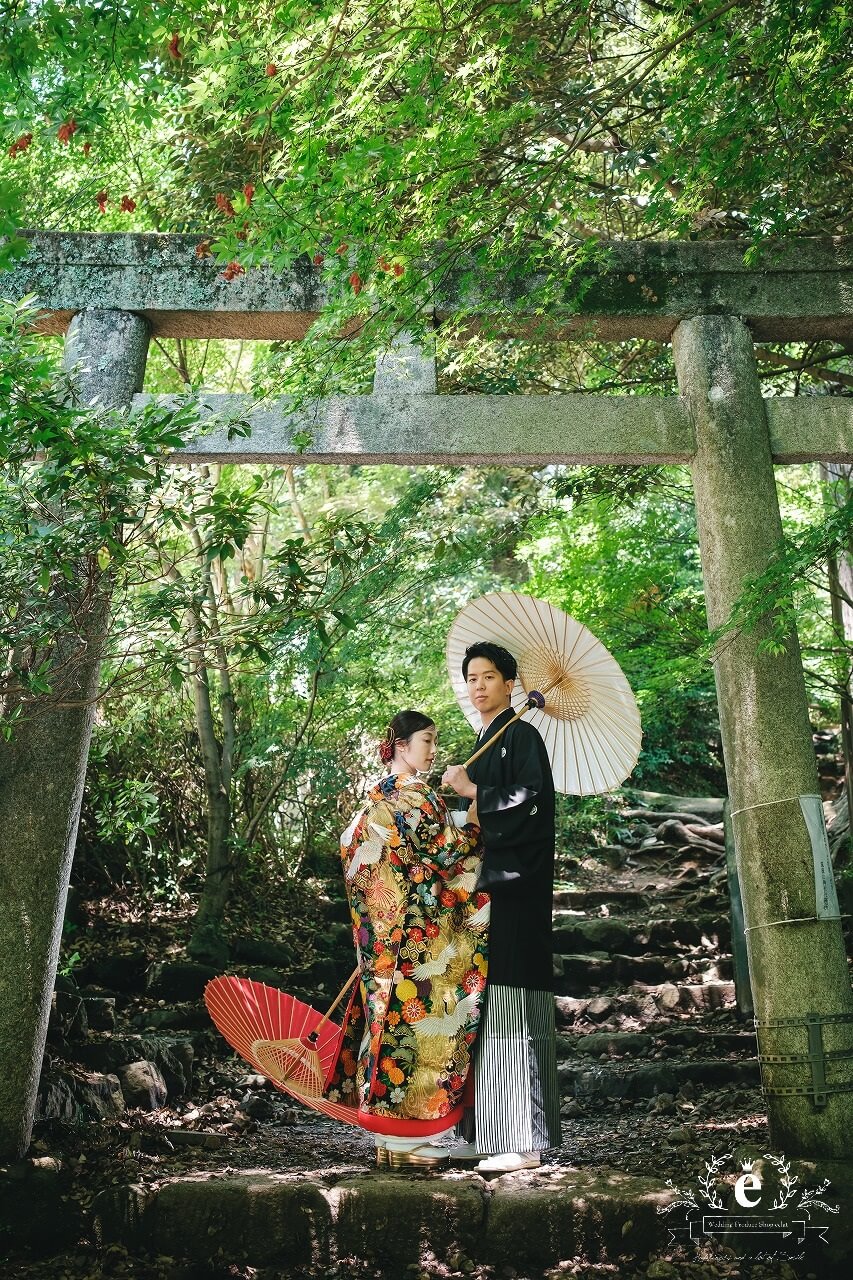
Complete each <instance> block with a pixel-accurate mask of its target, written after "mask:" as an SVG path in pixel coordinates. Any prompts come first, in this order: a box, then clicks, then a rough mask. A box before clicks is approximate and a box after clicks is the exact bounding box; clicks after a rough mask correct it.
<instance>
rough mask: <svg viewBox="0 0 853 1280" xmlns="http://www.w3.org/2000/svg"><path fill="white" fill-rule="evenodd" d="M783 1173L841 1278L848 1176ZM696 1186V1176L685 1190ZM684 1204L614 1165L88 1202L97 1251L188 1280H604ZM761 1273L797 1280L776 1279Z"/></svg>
mask: <svg viewBox="0 0 853 1280" xmlns="http://www.w3.org/2000/svg"><path fill="white" fill-rule="evenodd" d="M790 1167H791V1171H792V1176H793V1177H794V1179H795V1181H798V1182H799V1183H800V1184H801V1185H802V1186H803V1187H815V1188H817V1187H819V1185H820V1183H821V1180H822V1179H827V1180H828V1185H829V1188H830V1189H829V1190H828V1191H825V1192H824V1194H825V1196H826V1199H827V1201H828V1202H829V1203H830V1204H831V1205H832V1206H838V1207H839V1212H838V1215H837V1216H836V1217H833V1218H832V1219H831V1220H824V1219H821V1220H820V1222H819V1224H818V1225H820V1226H825V1225H826V1222H827V1221H829V1222H830V1224H831V1225H830V1230H829V1232H828V1235H827V1237H826V1239H825V1240H824V1241H822V1242H821V1243H820V1244H819V1246H816V1247H817V1248H819V1254H818V1255H817V1257H818V1258H819V1261H820V1264H821V1265H820V1267H819V1270H820V1274H821V1276H822V1277H827V1278H828V1277H832V1278H833V1280H835V1277H836V1276H842V1275H844V1274H845V1271H844V1268H845V1265H847V1266H848V1267H849V1251H850V1250H851V1247H853V1174H851V1168H850V1166H849V1165H847V1164H842V1163H841V1162H838V1161H820V1162H817V1163H814V1162H805V1161H791V1162H790ZM771 1172H772V1171H771ZM698 1173H701V1169H699V1170H698V1171H697V1176H698ZM682 1181H683V1179H682V1178H681V1177H678V1182H679V1183H681V1182H682ZM824 1185H827V1184H826V1183H825V1184H824ZM697 1187H698V1184H697V1182H696V1177H694V1178H693V1181H692V1183H691V1184H690V1189H692V1190H694V1191H695V1190H696V1188H697ZM680 1194H681V1192H680V1191H679V1190H678V1188H677V1187H676V1186H675V1185H673V1183H672V1180H671V1179H670V1185H669V1186H667V1185H666V1179H665V1178H664V1177H663V1176H660V1177H657V1176H640V1175H637V1174H629V1173H626V1172H625V1171H624V1170H622V1169H619V1168H608V1167H600V1168H596V1169H590V1168H584V1169H575V1168H571V1167H568V1168H567V1167H565V1166H563V1167H560V1166H555V1165H545V1166H543V1167H542V1168H541V1169H538V1170H533V1171H529V1172H525V1173H520V1174H510V1175H506V1176H504V1177H500V1178H496V1179H494V1180H492V1181H491V1182H490V1183H487V1182H486V1181H485V1180H484V1179H483V1178H481V1177H480V1176H479V1175H478V1174H476V1173H468V1172H461V1171H460V1172H457V1171H449V1172H446V1173H430V1174H412V1173H403V1172H399V1173H378V1172H371V1173H365V1172H356V1171H353V1170H351V1169H344V1170H340V1169H339V1170H337V1171H330V1172H328V1173H325V1174H322V1173H318V1172H314V1171H312V1172H307V1171H305V1170H299V1171H295V1170H294V1171H292V1172H282V1173H275V1172H270V1171H267V1170H263V1169H262V1170H253V1171H248V1172H235V1171H233V1170H226V1171H223V1172H217V1173H211V1172H209V1171H205V1172H201V1171H200V1172H199V1173H197V1174H195V1175H187V1174H185V1175H183V1176H177V1177H170V1178H165V1179H162V1180H159V1181H158V1182H156V1183H152V1184H149V1185H143V1184H141V1183H137V1184H134V1185H131V1186H116V1187H113V1188H110V1189H109V1190H107V1191H104V1192H102V1193H101V1194H100V1195H99V1196H98V1198H97V1199H96V1201H95V1204H94V1206H93V1217H94V1229H95V1232H96V1234H97V1235H98V1237H99V1238H101V1239H103V1242H104V1244H105V1245H107V1246H109V1245H118V1246H119V1247H121V1248H125V1249H128V1250H130V1251H131V1253H132V1254H133V1255H134V1256H137V1257H138V1256H139V1254H140V1253H142V1252H143V1251H148V1252H150V1254H156V1255H158V1256H159V1257H161V1258H168V1259H169V1260H170V1261H172V1262H174V1265H175V1273H176V1274H177V1273H179V1271H180V1268H179V1263H189V1264H191V1265H193V1266H194V1267H195V1268H197V1269H198V1270H193V1272H192V1274H193V1275H196V1274H199V1275H201V1274H204V1275H217V1276H218V1275H223V1276H224V1275H229V1274H240V1275H244V1274H248V1273H249V1272H252V1273H253V1274H254V1270H255V1269H260V1268H266V1267H269V1268H273V1269H274V1270H273V1271H272V1274H274V1275H276V1276H289V1277H296V1276H300V1277H301V1276H309V1275H310V1276H315V1277H316V1276H320V1275H330V1274H331V1275H339V1274H340V1275H347V1276H350V1277H353V1280H362V1278H363V1277H364V1278H366V1277H368V1276H369V1277H381V1280H390V1277H394V1280H400V1278H401V1277H405V1276H407V1275H409V1276H412V1277H416V1276H417V1275H418V1274H421V1275H429V1276H435V1275H447V1274H448V1273H453V1274H459V1273H462V1274H463V1275H466V1274H471V1273H474V1272H476V1273H477V1274H482V1273H483V1271H484V1269H488V1268H491V1269H493V1270H489V1271H488V1274H497V1275H501V1276H525V1277H533V1276H536V1277H542V1276H543V1275H544V1274H545V1270H546V1268H557V1269H558V1270H557V1271H555V1272H553V1273H550V1274H553V1275H555V1276H556V1275H557V1274H559V1275H563V1274H567V1272H566V1270H565V1269H566V1268H567V1267H570V1271H571V1273H574V1274H578V1273H579V1268H582V1267H583V1266H584V1264H587V1263H599V1264H602V1274H603V1271H604V1270H605V1269H606V1270H607V1271H608V1274H616V1275H627V1274H631V1275H633V1274H634V1273H635V1271H634V1267H633V1266H632V1265H631V1260H632V1259H636V1260H643V1261H645V1260H646V1259H648V1258H649V1256H650V1255H654V1254H665V1255H667V1256H668V1257H671V1252H672V1240H673V1237H672V1235H671V1228H672V1227H680V1228H681V1229H682V1230H683V1231H684V1232H685V1234H686V1231H687V1223H688V1218H687V1216H686V1211H682V1210H681V1208H680V1204H679V1205H677V1206H676V1207H675V1208H674V1209H673V1210H672V1211H671V1212H670V1213H667V1212H666V1211H667V1208H668V1206H670V1205H673V1204H674V1202H675V1201H676V1200H677V1199H678V1197H679V1195H680ZM723 1194H724V1196H725V1197H726V1202H727V1205H726V1207H727V1210H728V1211H732V1210H735V1211H737V1206H736V1205H735V1203H734V1199H733V1197H732V1196H731V1191H730V1189H729V1190H728V1191H727V1190H726V1189H725V1188H724V1189H723ZM765 1216H766V1214H765ZM741 1220H742V1219H741ZM700 1225H701V1224H700ZM815 1234H817V1233H815ZM728 1240H733V1241H734V1243H735V1244H737V1243H739V1241H738V1240H737V1239H734V1238H733V1237H728ZM727 1242H728V1241H727ZM810 1242H811V1237H810ZM809 1256H810V1257H811V1256H812V1255H811V1254H810V1255H809ZM570 1264H575V1265H570ZM812 1270H815V1268H814V1267H812ZM644 1271H645V1268H644ZM180 1273H181V1274H183V1272H182V1271H181V1272H180ZM580 1273H581V1274H585V1273H586V1271H585V1269H584V1270H581V1271H580ZM595 1273H596V1275H598V1274H599V1271H598V1269H597V1268H596V1272H595ZM848 1273H849V1272H848ZM263 1274H264V1275H266V1274H268V1273H267V1272H266V1271H264V1272H263ZM646 1274H648V1275H649V1276H653V1275H654V1276H661V1277H670V1276H672V1277H678V1276H682V1275H683V1276H684V1277H687V1276H688V1275H689V1276H691V1277H693V1276H695V1275H698V1274H699V1272H698V1270H697V1267H696V1265H695V1264H693V1265H690V1266H688V1267H687V1268H686V1269H685V1270H684V1271H682V1270H681V1269H680V1268H677V1267H675V1266H673V1265H672V1262H671V1261H663V1262H659V1263H653V1264H652V1266H650V1267H649V1269H648V1271H647V1272H646ZM703 1274H704V1271H703ZM714 1274H717V1272H716V1270H714ZM762 1274H763V1275H766V1276H768V1277H770V1276H772V1277H776V1276H786V1275H793V1274H794V1273H793V1271H792V1270H791V1269H790V1268H788V1270H787V1271H785V1270H784V1269H783V1270H778V1271H777V1270H775V1269H772V1268H770V1269H765V1270H764V1271H762ZM798 1274H799V1273H798Z"/></svg>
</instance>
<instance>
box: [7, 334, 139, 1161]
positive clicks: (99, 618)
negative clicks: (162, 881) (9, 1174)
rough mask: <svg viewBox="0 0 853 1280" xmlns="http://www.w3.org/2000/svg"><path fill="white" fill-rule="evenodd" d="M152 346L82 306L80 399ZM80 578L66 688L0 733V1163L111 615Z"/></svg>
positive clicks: (38, 997)
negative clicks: (4, 736) (4, 737)
mask: <svg viewBox="0 0 853 1280" xmlns="http://www.w3.org/2000/svg"><path fill="white" fill-rule="evenodd" d="M147 350H148V327H147V324H146V322H145V320H144V319H142V318H141V317H139V316H136V315H132V314H130V313H125V312H117V311H93V312H83V313H81V314H80V315H78V316H77V317H76V318H75V319H74V321H73V322H72V325H71V328H70V330H69V335H68V342H67V346H66V365H67V366H68V367H69V368H76V373H75V382H76V391H77V395H78V398H79V399H80V401H81V402H82V403H98V404H100V405H102V406H104V407H112V408H118V407H121V406H123V405H126V404H129V402H130V399H131V397H132V395H133V393H134V392H135V391H137V390H140V389H141V386H142V377H143V373H144V370H145V358H146V355H147ZM59 515H60V516H61V513H59ZM78 576H79V577H80V582H79V583H78V582H77V580H76V579H75V578H74V577H73V576H72V580H71V581H70V582H63V583H62V585H61V586H60V585H57V586H56V588H55V589H56V590H57V591H61V592H62V593H63V596H64V600H63V602H62V603H63V605H64V606H66V607H70V609H71V611H72V615H73V616H74V617H75V618H76V622H77V625H76V626H75V628H74V630H73V632H70V633H69V634H67V635H60V636H55V637H54V636H50V635H46V636H45V646H46V653H47V655H48V656H49V660H50V662H51V664H52V669H53V673H54V684H55V688H56V690H57V692H56V694H55V695H54V697H53V698H51V699H45V700H44V702H42V703H29V704H27V705H26V706H25V707H24V708H23V716H22V719H21V720H20V721H19V722H18V723H17V724H16V726H15V730H14V733H13V736H12V738H11V740H10V741H8V742H5V741H0V1161H2V1160H5V1159H14V1158H15V1157H16V1156H19V1155H23V1154H24V1153H25V1152H26V1150H27V1148H28V1146H29V1143H30V1135H31V1133H32V1124H33V1113H34V1109H35V1101H36V1094H37V1090H38V1082H39V1076H40V1073H41V1064H42V1056H43V1054H44V1045H45V1038H46V1034H47V1023H48V1017H49V1015H50V1005H51V995H52V992H53V984H54V979H55V977H56V966H57V960H58V956H59V944H60V938H61V934H62V921H63V916H64V912H65V899H66V895H67V893H68V880H69V876H70V872H71V862H72V858H73V855H74V845H75V842H76V839H77V825H78V822H79V818H80V806H81V803H82V798H83V782H84V779H85V774H86V761H87V758H88V753H89V741H90V738H91V733H92V723H93V720H94V713H95V701H94V700H95V698H96V696H97V693H98V678H99V669H100V662H101V653H102V650H103V642H104V638H105V634H106V628H107V625H108V619H109V604H110V600H109V582H108V580H107V579H104V580H102V581H101V582H100V583H97V584H95V586H94V590H93V589H92V584H91V583H87V582H85V581H84V578H85V575H83V574H80V575H78ZM22 585H23V584H22Z"/></svg>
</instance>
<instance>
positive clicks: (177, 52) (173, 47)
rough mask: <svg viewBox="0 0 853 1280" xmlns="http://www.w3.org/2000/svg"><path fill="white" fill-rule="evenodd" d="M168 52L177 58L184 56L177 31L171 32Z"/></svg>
mask: <svg viewBox="0 0 853 1280" xmlns="http://www.w3.org/2000/svg"><path fill="white" fill-rule="evenodd" d="M169 54H170V56H171V57H173V58H177V59H178V60H180V59H181V58H182V57H183V56H184V55H183V53H182V52H181V34H180V32H179V31H173V32H172V38H171V40H170V41H169Z"/></svg>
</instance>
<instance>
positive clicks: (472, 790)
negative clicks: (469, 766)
mask: <svg viewBox="0 0 853 1280" xmlns="http://www.w3.org/2000/svg"><path fill="white" fill-rule="evenodd" d="M441 781H442V784H443V785H444V786H446V787H452V788H453V790H454V791H455V792H456V794H457V795H458V796H467V798H468V799H469V800H476V799H477V784H476V782H472V781H471V779H470V778H469V777H468V771H467V770H466V768H465V766H464V765H461V764H449V765H448V766H447V768H446V769H445V771H444V773H443V774H442V777H441Z"/></svg>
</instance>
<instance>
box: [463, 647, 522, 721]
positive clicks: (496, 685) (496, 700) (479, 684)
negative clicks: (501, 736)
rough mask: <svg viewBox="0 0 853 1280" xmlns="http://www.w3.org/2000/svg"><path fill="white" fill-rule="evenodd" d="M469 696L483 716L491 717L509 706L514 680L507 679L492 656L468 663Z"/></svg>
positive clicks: (474, 659)
mask: <svg viewBox="0 0 853 1280" xmlns="http://www.w3.org/2000/svg"><path fill="white" fill-rule="evenodd" d="M467 684H468V697H469V698H470V699H471V702H472V703H473V705H474V707H475V708H476V710H477V711H479V713H480V715H481V716H487V717H491V716H493V715H495V713H496V712H498V711H503V710H504V708H505V707H508V706H509V701H510V695H511V694H512V686H513V685H514V684H515V681H514V680H507V679H506V677H505V676H503V675H502V674H501V672H500V671H498V669H497V667H496V666H495V664H494V663H493V662H492V661H491V659H490V658H472V659H471V661H470V662H469V663H468V676H467Z"/></svg>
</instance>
